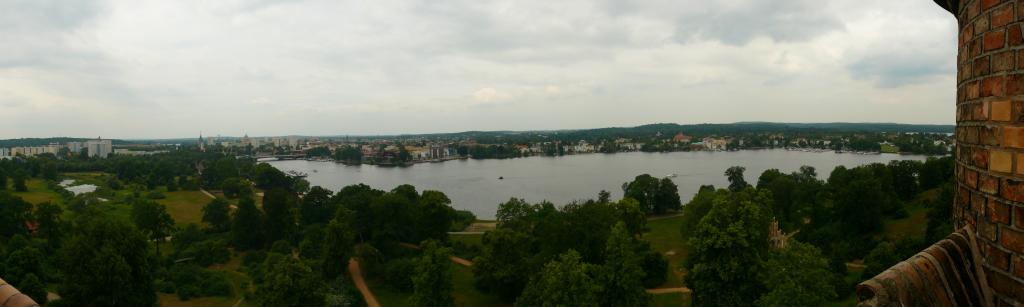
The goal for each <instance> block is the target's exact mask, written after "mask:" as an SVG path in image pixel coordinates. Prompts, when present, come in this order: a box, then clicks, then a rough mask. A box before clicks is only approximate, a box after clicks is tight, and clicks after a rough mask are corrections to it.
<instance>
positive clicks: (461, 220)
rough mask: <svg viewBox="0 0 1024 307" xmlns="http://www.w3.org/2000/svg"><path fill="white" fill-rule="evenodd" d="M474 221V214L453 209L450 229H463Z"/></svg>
mask: <svg viewBox="0 0 1024 307" xmlns="http://www.w3.org/2000/svg"><path fill="white" fill-rule="evenodd" d="M475 221H476V215H474V214H473V212H470V211H466V210H457V211H455V219H454V220H453V221H452V227H451V229H450V230H451V231H463V230H465V229H466V227H469V225H470V224H473V222H475Z"/></svg>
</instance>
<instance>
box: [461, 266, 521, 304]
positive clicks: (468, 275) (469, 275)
mask: <svg viewBox="0 0 1024 307" xmlns="http://www.w3.org/2000/svg"><path fill="white" fill-rule="evenodd" d="M452 271H453V272H452V284H453V285H454V286H455V293H454V296H455V305H457V306H462V307H472V306H509V307H511V306H512V304H506V303H503V302H502V301H501V300H500V299H498V297H497V296H494V295H490V294H487V293H483V292H480V290H477V289H476V287H474V286H473V269H471V268H469V267H465V266H461V265H458V264H454V265H453V266H452Z"/></svg>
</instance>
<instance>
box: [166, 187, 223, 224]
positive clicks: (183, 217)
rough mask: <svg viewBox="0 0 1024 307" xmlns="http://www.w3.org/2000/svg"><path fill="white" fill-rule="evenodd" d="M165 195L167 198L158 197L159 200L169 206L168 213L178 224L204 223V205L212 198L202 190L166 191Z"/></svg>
mask: <svg viewBox="0 0 1024 307" xmlns="http://www.w3.org/2000/svg"><path fill="white" fill-rule="evenodd" d="M164 195H166V196H167V198H164V199H158V200H157V202H158V203H160V204H162V205H164V206H166V207H167V213H169V214H170V215H171V217H172V218H174V222H175V223H177V224H178V225H185V224H189V223H195V224H200V223H202V219H203V206H206V204H208V203H210V200H211V199H210V197H209V196H206V194H203V192H200V191H176V192H165V193H164Z"/></svg>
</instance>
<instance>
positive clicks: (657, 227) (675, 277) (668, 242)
mask: <svg viewBox="0 0 1024 307" xmlns="http://www.w3.org/2000/svg"><path fill="white" fill-rule="evenodd" d="M682 222H683V219H682V217H680V216H676V217H669V218H664V219H658V220H652V221H648V222H647V227H648V228H649V231H648V232H646V233H644V236H643V238H644V240H647V241H648V242H651V248H653V249H654V250H657V251H659V252H661V253H662V255H664V256H665V258H666V259H668V264H669V272H668V274H669V276H668V278H667V280H666V282H665V284H664V285H661V287H665V288H669V287H681V286H682V285H683V274H685V270H684V269H683V260H684V259H686V256H687V255H688V254H689V248H688V247H687V246H686V239H684V238H683V235H682V233H680V232H679V229H680V228H681V227H682Z"/></svg>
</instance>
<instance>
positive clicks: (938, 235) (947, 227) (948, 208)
mask: <svg viewBox="0 0 1024 307" xmlns="http://www.w3.org/2000/svg"><path fill="white" fill-rule="evenodd" d="M952 203H953V184H952V183H946V184H943V185H941V186H940V187H939V196H938V197H936V198H935V200H933V201H932V202H930V203H929V207H931V210H930V211H928V215H927V217H928V227H927V228H926V230H925V241H926V243H929V244H930V243H934V242H938V241H939V240H942V239H943V238H945V237H946V236H948V235H949V234H951V233H953V206H952ZM1018 212H1019V211H1018Z"/></svg>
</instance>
